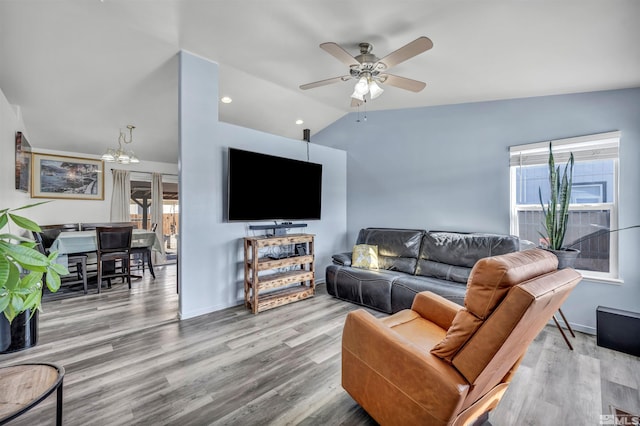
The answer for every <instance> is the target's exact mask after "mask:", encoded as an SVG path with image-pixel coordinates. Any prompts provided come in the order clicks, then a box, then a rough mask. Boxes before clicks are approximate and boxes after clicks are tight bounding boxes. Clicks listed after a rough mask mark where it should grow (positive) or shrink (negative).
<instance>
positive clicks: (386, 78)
mask: <svg viewBox="0 0 640 426" xmlns="http://www.w3.org/2000/svg"><path fill="white" fill-rule="evenodd" d="M379 77H380V83H383V84H388V85H389V86H394V87H399V88H400V89H405V90H410V91H412V92H419V91H421V90H422V89H424V88H425V86H426V85H427V83H424V82H422V81H418V80H412V79H410V78H405V77H400V76H397V75H393V74H380V75H379Z"/></svg>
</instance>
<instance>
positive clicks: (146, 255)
mask: <svg viewBox="0 0 640 426" xmlns="http://www.w3.org/2000/svg"><path fill="white" fill-rule="evenodd" d="M157 228H158V224H157V223H154V224H152V225H151V231H153V232H156V229H157ZM131 254H132V255H133V256H136V257H138V258H140V259H141V260H142V274H143V275H144V271H145V262H146V263H147V266H148V267H149V272H151V276H152V277H153V278H154V279H155V278H156V274H155V272H154V271H153V262H152V260H151V247H132V248H131Z"/></svg>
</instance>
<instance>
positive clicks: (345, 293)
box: [326, 265, 401, 314]
mask: <svg viewBox="0 0 640 426" xmlns="http://www.w3.org/2000/svg"><path fill="white" fill-rule="evenodd" d="M399 275H401V274H400V273H398V272H391V271H384V270H380V271H374V270H367V269H358V268H352V267H348V266H339V265H329V266H327V270H326V285H327V292H328V293H329V294H331V295H333V296H335V297H337V298H339V299H343V300H348V301H350V302H354V303H358V304H360V305H364V306H368V307H370V308H373V309H377V310H379V311H382V312H386V313H389V314H390V313H391V287H392V284H393V282H394V281H395V280H396V279H397V278H398V276H399Z"/></svg>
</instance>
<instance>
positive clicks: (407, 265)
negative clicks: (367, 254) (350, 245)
mask: <svg viewBox="0 0 640 426" xmlns="http://www.w3.org/2000/svg"><path fill="white" fill-rule="evenodd" d="M423 234H424V231H422V230H417V229H391V228H366V229H361V230H360V233H359V234H358V240H357V241H356V244H370V245H376V246H378V267H379V268H380V269H386V270H390V271H400V272H405V273H407V274H414V273H415V270H416V262H417V259H418V255H419V254H420V245H421V244H422V236H423Z"/></svg>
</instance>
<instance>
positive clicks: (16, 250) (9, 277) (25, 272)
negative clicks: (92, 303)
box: [0, 203, 69, 352]
mask: <svg viewBox="0 0 640 426" xmlns="http://www.w3.org/2000/svg"><path fill="white" fill-rule="evenodd" d="M40 204H43V203H37V204H31V205H28V206H23V207H20V208H16V209H3V210H0V232H2V233H0V312H2V314H3V315H0V352H14V351H18V350H21V349H26V348H28V347H31V346H34V345H35V344H36V343H37V340H38V311H39V310H40V309H41V304H42V289H43V280H44V281H45V282H46V285H47V288H48V289H49V290H50V291H52V292H56V291H57V290H58V289H59V288H60V275H66V274H68V273H69V271H68V270H67V268H65V267H64V266H63V265H60V264H57V263H55V259H56V257H58V253H57V252H53V253H51V254H50V255H49V256H45V255H44V254H42V253H40V252H39V251H38V250H36V248H35V245H36V243H35V242H34V241H33V240H30V239H28V238H24V237H21V236H19V235H15V234H14V233H11V230H10V227H11V222H13V223H14V224H15V225H16V226H17V227H18V228H21V229H24V230H26V231H35V232H40V231H41V229H40V227H39V226H38V225H37V224H36V223H35V222H33V221H32V220H30V219H27V218H25V217H23V216H20V215H17V214H15V213H12V212H14V211H17V210H23V209H27V208H30V207H34V206H37V205H40ZM5 227H7V228H9V232H3V230H4V228H5Z"/></svg>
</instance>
